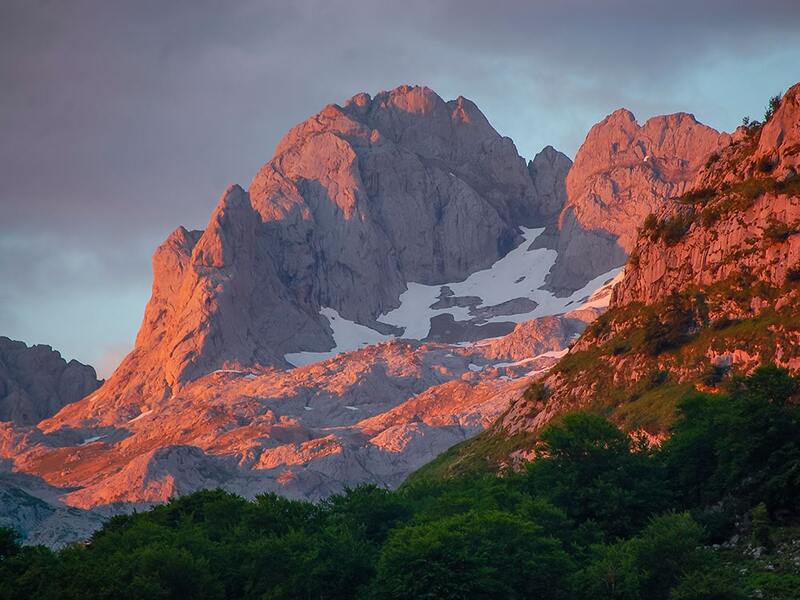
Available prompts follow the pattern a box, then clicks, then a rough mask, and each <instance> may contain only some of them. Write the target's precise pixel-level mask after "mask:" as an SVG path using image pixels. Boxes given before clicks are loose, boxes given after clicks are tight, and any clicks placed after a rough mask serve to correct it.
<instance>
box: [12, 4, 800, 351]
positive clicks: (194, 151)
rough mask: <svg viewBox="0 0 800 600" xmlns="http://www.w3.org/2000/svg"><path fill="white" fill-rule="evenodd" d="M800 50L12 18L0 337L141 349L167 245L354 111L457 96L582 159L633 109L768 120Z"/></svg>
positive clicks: (520, 29) (186, 9)
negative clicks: (294, 137)
mask: <svg viewBox="0 0 800 600" xmlns="http://www.w3.org/2000/svg"><path fill="white" fill-rule="evenodd" d="M798 33H800V11H797V10H796V2H794V1H782V2H780V1H763V2H742V1H735V0H734V1H730V0H728V1H722V0H710V1H706V2H697V1H696V0H693V1H692V2H688V1H686V0H680V1H677V2H663V1H654V0H639V1H638V2H621V1H610V2H602V3H601V2H596V1H595V2H590V1H588V0H585V1H578V0H566V1H564V0H562V1H559V2H552V1H547V2H545V1H539V2H530V1H526V2H523V1H519V2H513V1H502V0H501V1H500V2H492V3H487V2H483V1H477V0H407V1H405V2H376V1H372V2H367V1H363V2H356V1H348V2H330V1H324V0H295V1H292V2H289V1H285V2H284V1H277V0H276V1H273V2H263V1H260V0H259V1H256V0H244V1H242V2H236V3H222V2H215V1H211V0H197V1H191V2H190V1H188V0H178V1H176V2H160V1H159V2H157V1H155V0H142V1H140V2H121V1H115V0H110V1H108V2H96V1H93V0H74V1H72V2H68V3H67V2H44V1H38V2H36V1H31V0H6V1H5V2H3V3H2V4H0V90H1V92H0V129H2V131H3V135H2V136H0V211H1V213H2V219H0V246H2V248H4V251H3V256H2V258H0V279H1V280H2V281H3V287H4V290H3V295H4V296H5V297H6V298H10V299H11V300H10V306H9V305H6V306H5V307H4V309H3V310H0V334H2V333H3V332H5V331H14V332H16V333H17V334H18V335H19V336H21V337H23V338H26V339H27V338H30V337H31V336H33V335H36V336H39V335H42V336H46V335H47V333H48V332H47V331H45V330H44V329H43V328H42V327H41V323H42V322H48V323H49V324H50V325H49V326H51V327H52V328H53V331H52V335H53V338H54V339H56V338H58V339H63V340H64V342H65V343H66V344H70V345H71V346H70V347H64V348H62V350H64V351H65V353H66V354H70V353H72V355H81V356H88V357H90V358H91V357H92V356H96V357H100V355H101V352H100V351H99V350H98V348H99V347H100V346H103V345H104V344H106V345H112V344H115V343H117V342H118V341H119V340H130V339H131V331H132V330H135V327H136V325H137V324H138V323H137V321H138V319H139V318H140V317H141V313H142V310H141V309H142V306H138V307H137V306H133V303H134V302H142V303H143V302H144V299H146V297H147V293H148V291H149V286H150V269H149V262H150V255H151V253H152V251H153V249H154V248H155V246H156V245H157V244H158V242H159V241H160V240H162V239H163V238H164V237H165V236H166V235H167V234H168V233H169V231H171V230H172V229H173V228H174V227H176V226H177V225H178V224H184V225H186V226H188V227H190V228H200V227H203V226H204V224H205V222H206V220H207V219H208V215H209V214H210V212H211V209H212V207H213V206H214V204H215V203H216V201H217V198H218V196H219V194H220V193H221V192H222V190H224V189H225V187H226V186H227V185H228V184H229V183H233V182H237V183H242V184H245V185H246V184H247V183H248V182H249V180H250V178H251V177H252V176H253V175H254V174H255V172H256V170H257V169H258V167H260V166H261V165H262V164H263V163H264V162H266V161H267V160H268V159H269V157H270V155H271V154H272V151H273V149H274V147H275V145H276V143H277V142H278V140H279V139H280V137H281V135H283V133H284V132H286V131H287V130H288V129H289V128H290V127H291V126H292V125H294V124H295V123H297V122H299V121H301V120H303V119H305V118H306V117H308V116H309V115H311V114H313V113H315V112H317V111H318V110H319V109H320V108H321V107H323V106H324V105H325V104H327V103H330V102H342V101H344V100H345V99H346V98H348V97H349V96H351V95H353V94H355V93H356V92H358V91H361V90H365V91H368V92H371V93H374V92H376V91H379V90H382V89H389V88H392V87H395V86H396V85H399V84H403V83H420V84H426V85H429V86H430V87H432V88H433V89H435V90H437V91H438V92H439V93H440V94H441V95H442V96H444V97H445V98H453V97H456V96H458V95H464V96H467V97H469V98H471V99H472V100H474V101H475V102H476V103H477V104H478V105H479V106H480V107H481V109H482V110H483V111H484V113H485V114H486V115H487V117H488V118H489V119H490V121H491V122H492V123H493V124H494V125H495V127H496V128H497V129H498V131H500V133H502V134H504V135H509V136H510V137H512V138H513V139H514V140H515V143H516V144H517V147H518V148H519V150H520V152H521V153H522V154H523V155H524V156H527V157H532V155H533V154H534V153H535V152H537V151H538V150H539V149H540V148H541V147H543V146H544V145H546V144H552V145H555V146H556V147H558V148H561V149H563V150H564V151H566V152H567V153H569V154H574V152H575V150H576V149H577V147H578V146H579V144H580V143H581V141H582V140H583V137H584V136H585V133H586V131H587V130H588V128H589V127H590V126H591V125H592V124H593V123H594V122H596V121H598V120H599V119H601V118H602V117H603V116H604V115H605V114H607V113H609V112H611V111H612V110H614V109H615V108H617V107H619V106H622V105H624V106H627V107H629V108H631V109H632V110H634V112H635V113H636V114H637V116H638V117H639V118H640V119H644V118H646V117H648V116H650V115H652V114H659V113H664V112H674V111H677V110H687V111H690V112H695V113H696V114H697V116H698V118H700V119H701V120H704V121H707V122H709V123H710V124H711V125H713V126H715V127H718V128H727V129H730V128H732V127H733V126H735V125H736V123H737V122H738V121H739V120H740V119H741V117H742V116H743V115H744V114H751V115H753V116H757V115H758V114H760V111H761V110H762V107H763V104H764V103H765V99H766V98H767V97H768V96H770V95H772V94H774V93H775V92H776V91H778V90H779V89H781V88H785V87H787V86H788V85H789V84H791V83H793V79H796V78H797V77H798V73H797V62H796V57H797V56H798V55H800V36H799V35H797V34H798ZM51 297H55V298H70V299H78V298H83V300H82V302H83V303H84V304H85V305H86V306H87V307H91V309H92V310H88V309H87V310H85V311H84V310H81V311H78V312H77V313H76V312H75V310H74V307H73V308H71V309H70V310H72V313H73V314H79V315H80V317H79V318H80V319H81V321H80V323H78V325H79V327H80V329H81V331H82V332H83V335H81V336H75V335H72V334H69V333H68V332H67V329H68V328H70V327H75V326H76V318H75V317H74V316H71V314H70V313H68V312H67V309H66V308H64V307H59V305H58V303H56V302H53V301H52V300H51V299H50V298H51ZM71 301H72V300H71ZM4 304H5V303H4ZM123 308H124V311H123ZM46 311H55V313H56V316H60V317H61V318H60V319H52V320H51V319H50V318H49V315H46V316H47V318H43V317H41V315H42V313H43V312H46ZM59 311H60V312H59ZM51 321H52V322H51ZM36 341H45V342H48V343H53V344H55V342H50V341H48V340H47V339H37V340H36ZM126 343H127V342H126Z"/></svg>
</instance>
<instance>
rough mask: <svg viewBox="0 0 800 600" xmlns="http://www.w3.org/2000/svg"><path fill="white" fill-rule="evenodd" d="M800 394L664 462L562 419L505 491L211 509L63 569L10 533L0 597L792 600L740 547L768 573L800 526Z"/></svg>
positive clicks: (476, 480) (741, 398) (782, 580)
mask: <svg viewBox="0 0 800 600" xmlns="http://www.w3.org/2000/svg"><path fill="white" fill-rule="evenodd" d="M799 391H800V385H798V380H796V379H794V378H792V377H790V376H789V375H788V373H787V372H786V371H784V370H781V369H778V368H776V367H764V368H762V369H760V370H758V371H757V372H756V373H755V374H753V375H752V376H750V377H747V378H734V379H733V380H732V382H731V383H730V385H729V389H728V391H727V393H726V394H724V395H705V394H694V395H692V396H690V397H688V398H686V399H685V400H684V401H683V403H682V404H681V408H680V418H679V419H678V421H677V423H676V425H675V426H674V429H673V431H672V432H671V437H670V438H669V439H668V440H667V441H666V442H665V443H664V444H663V445H662V446H661V447H660V448H650V447H648V445H647V444H646V443H644V441H642V440H636V439H631V438H630V437H629V436H627V435H624V434H623V433H621V432H620V431H619V430H618V429H617V428H616V427H615V426H614V425H613V424H612V423H610V422H608V421H606V420H604V419H602V418H600V417H597V416H593V415H590V414H586V413H575V414H571V415H567V416H565V417H563V418H562V419H560V420H559V421H558V422H556V423H554V424H552V425H551V426H549V427H548V428H547V429H546V430H544V431H543V432H542V433H541V436H540V442H539V445H538V448H537V452H538V456H539V458H537V459H536V460H534V461H533V462H531V463H530V465H529V467H528V468H527V469H526V470H525V471H524V472H522V473H512V474H507V475H504V476H502V477H473V478H463V479H455V480H449V481H424V482H418V483H416V484H414V485H413V486H409V487H404V488H401V489H400V490H399V491H396V492H388V491H385V490H382V489H378V488H376V487H372V486H366V487H360V488H357V489H353V490H350V491H348V492H346V493H344V494H341V495H338V496H334V497H332V498H330V499H328V500H326V501H324V502H321V503H318V504H312V503H308V502H301V501H292V500H287V499H284V498H281V497H280V496H277V495H274V494H267V495H262V496H259V497H257V498H256V499H255V500H254V501H246V500H244V499H242V498H239V497H237V496H235V495H232V494H228V493H225V492H221V491H209V492H200V493H196V494H192V495H190V496H186V497H183V498H180V499H177V500H174V501H172V502H170V503H169V504H167V505H165V506H160V507H158V508H155V509H153V510H151V511H149V512H146V513H140V514H133V515H129V516H119V517H115V518H113V519H111V520H110V521H109V522H108V523H107V524H106V525H105V526H104V527H103V529H102V530H101V531H99V532H97V533H96V534H95V535H94V536H93V537H92V539H91V540H90V541H89V542H88V543H87V544H80V545H73V546H70V547H67V548H65V549H63V550H61V551H59V552H52V551H50V550H48V549H46V548H44V547H28V546H21V545H20V544H19V543H18V540H17V539H16V537H15V536H14V534H13V533H12V532H10V531H8V530H5V531H3V532H1V533H0V598H15V599H16V598H25V599H28V598H40V599H49V598H75V599H92V598H108V599H112V598H113V599H125V598H137V599H138V598H175V599H179V598H180V599H188V598H269V599H282V598H309V599H311V598H314V599H331V598H376V599H377V598H381V599H384V598H388V599H391V598H398V599H399V598H414V599H425V598H429V599H437V600H440V599H459V598H478V599H480V598H486V599H489V598H492V599H495V598H509V599H513V598H536V599H541V600H550V599H552V600H562V599H563V600H568V599H583V598H585V599H587V600H588V599H592V600H597V599H603V598H618V599H626V600H627V599H630V600H636V599H642V600H644V599H647V600H659V599H664V600H690V599H691V600H702V599H706V600H712V599H713V600H735V599H740V598H746V597H750V596H751V595H760V597H763V598H786V599H789V598H797V597H798V595H797V593H798V590H800V566H799V567H797V569H795V571H794V572H793V571H791V569H789V570H786V569H782V568H775V567H774V566H773V568H772V570H771V571H769V572H768V573H767V574H766V575H765V574H764V573H756V572H754V571H753V570H752V569H748V568H744V567H742V564H741V562H740V560H744V558H743V556H744V555H743V554H742V552H741V551H740V548H742V547H745V546H747V545H749V546H750V547H753V548H754V547H759V549H758V551H757V553H762V552H763V553H765V556H769V553H770V552H777V550H775V544H776V541H777V538H779V537H780V535H779V534H780V532H781V531H791V529H790V528H791V527H793V526H795V524H796V523H797V519H798V515H799V514H800V513H799V511H798V499H799V498H800V409H798V404H797V400H798V392H799ZM734 535H738V536H739V537H740V539H742V540H746V543H744V541H743V542H742V543H740V544H739V546H733V547H730V548H728V549H726V548H725V546H723V547H722V548H720V547H718V546H716V544H720V543H723V542H725V541H726V540H729V539H730V538H731V537H732V536H734ZM737 548H739V549H737ZM774 562H776V563H777V559H776V561H774ZM770 566H772V565H770Z"/></svg>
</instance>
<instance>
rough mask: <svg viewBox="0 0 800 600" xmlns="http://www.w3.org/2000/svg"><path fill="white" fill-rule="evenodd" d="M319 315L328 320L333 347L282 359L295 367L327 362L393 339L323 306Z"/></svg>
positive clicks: (293, 354)
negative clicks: (340, 355) (339, 355)
mask: <svg viewBox="0 0 800 600" xmlns="http://www.w3.org/2000/svg"><path fill="white" fill-rule="evenodd" d="M319 313H320V314H321V315H322V316H324V317H325V318H326V319H328V323H329V324H330V326H331V329H332V330H333V343H334V344H335V346H334V347H333V349H332V350H329V351H327V352H290V353H289V354H287V355H285V356H284V358H285V359H286V360H287V361H288V362H289V363H290V364H292V365H294V366H295V367H302V366H303V365H308V364H311V363H315V362H319V361H321V360H327V359H329V358H333V357H334V356H336V355H337V354H341V353H342V352H350V351H352V350H358V349H359V348H362V347H364V346H369V345H371V344H379V343H380V342H385V341H388V340H391V339H394V336H392V335H384V334H382V333H379V332H377V331H375V330H374V329H371V328H370V327H367V326H366V325H361V324H359V323H356V322H355V321H350V320H348V319H345V318H344V317H342V316H341V315H340V314H339V313H338V312H337V311H336V310H334V309H333V308H329V307H327V306H325V307H323V308H321V309H320V311H319Z"/></svg>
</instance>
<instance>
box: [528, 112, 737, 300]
mask: <svg viewBox="0 0 800 600" xmlns="http://www.w3.org/2000/svg"><path fill="white" fill-rule="evenodd" d="M730 139H731V138H730V135H728V134H726V133H719V132H717V131H716V130H714V129H712V128H710V127H707V126H706V125H703V124H701V123H698V122H697V121H696V120H695V118H694V116H693V115H690V114H687V113H676V114H672V115H665V116H659V117H653V118H651V119H648V120H647V121H646V122H645V123H644V125H639V124H638V123H637V122H636V119H635V117H634V116H633V114H632V113H631V112H630V111H628V110H625V109H620V110H617V111H615V112H613V113H612V114H610V115H609V116H608V117H606V118H605V119H604V120H603V121H601V122H600V123H598V124H597V125H595V126H594V127H592V129H591V130H590V131H589V133H588V135H587V136H586V140H585V141H584V143H583V145H582V146H581V147H580V149H579V150H578V154H577V155H576V157H575V163H574V164H573V165H572V169H570V171H569V174H568V175H567V178H566V194H567V201H566V203H565V204H564V206H563V209H562V210H561V214H560V216H559V220H558V224H557V226H556V227H555V228H551V231H550V232H549V234H550V237H549V239H547V238H542V239H541V241H540V243H542V244H550V245H551V246H552V247H555V248H556V249H557V250H558V253H559V256H558V259H557V261H556V264H555V266H554V267H553V269H552V270H551V272H550V276H549V279H548V284H549V286H550V287H551V288H552V289H553V290H554V291H556V292H557V293H564V292H569V291H572V290H574V289H577V288H579V287H580V286H581V285H583V284H584V283H585V282H586V281H588V280H589V279H591V278H592V277H594V276H596V275H597V274H598V273H604V272H606V271H608V270H609V269H611V268H614V267H619V266H621V265H622V264H624V262H625V259H626V258H627V255H628V253H630V251H631V250H632V249H633V245H634V243H635V241H636V236H637V230H638V227H639V226H640V225H641V224H642V222H643V221H644V219H645V217H646V216H647V215H648V214H650V213H654V212H658V211H659V210H660V209H661V208H662V207H663V206H664V203H665V201H666V200H667V199H669V198H670V197H673V196H677V195H680V194H682V193H683V192H684V191H685V189H686V186H687V184H688V183H689V182H690V181H691V180H692V179H693V178H694V176H695V175H696V174H697V172H698V170H699V169H700V168H701V167H702V166H703V165H704V163H705V161H706V159H707V158H708V156H709V155H710V154H712V153H714V152H718V151H719V150H720V149H721V148H723V147H725V146H726V145H728V144H729V143H730Z"/></svg>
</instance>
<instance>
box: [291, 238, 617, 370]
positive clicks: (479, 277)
mask: <svg viewBox="0 0 800 600" xmlns="http://www.w3.org/2000/svg"><path fill="white" fill-rule="evenodd" d="M543 231H544V229H530V228H524V227H523V228H522V232H523V238H524V239H523V241H522V243H521V244H519V245H518V246H517V247H516V248H515V249H514V250H512V251H511V252H509V253H508V254H506V255H505V256H504V257H503V258H501V259H499V260H498V261H497V262H495V263H494V264H493V265H492V266H491V267H490V268H488V269H484V270H482V271H476V272H475V273H472V274H471V275H470V276H469V277H467V278H466V279H465V280H463V281H460V282H453V283H445V284H441V285H425V284H422V283H409V284H408V289H407V290H406V291H405V292H403V293H402V294H401V296H400V306H399V307H397V308H396V309H394V310H392V311H390V312H388V313H386V314H384V315H382V316H381V317H380V318H379V322H381V323H386V324H389V325H394V326H396V327H401V328H403V330H404V333H403V334H402V335H401V336H393V335H390V334H382V333H380V332H378V331H376V330H374V329H372V328H370V327H367V326H366V325H361V324H359V323H355V322H354V321H350V320H348V319H345V318H344V317H342V316H341V315H339V313H338V312H337V311H336V310H334V309H332V308H329V307H323V308H322V309H321V310H320V314H321V315H322V316H324V317H325V318H326V319H327V320H328V323H329V324H330V326H331V329H332V330H333V339H334V343H335V346H334V348H333V349H331V350H329V351H327V352H295V353H289V354H286V356H285V358H286V360H287V361H288V362H289V363H291V364H292V365H294V366H295V367H300V366H304V365H308V364H311V363H315V362H319V361H323V360H328V359H329V358H333V357H334V356H336V355H337V354H341V353H343V352H351V351H353V350H358V349H359V348H362V347H364V346H368V345H370V344H376V343H380V342H385V341H388V340H391V339H394V338H395V337H400V338H402V339H412V340H424V339H426V338H428V337H429V335H430V332H431V319H433V318H434V317H436V316H438V315H448V314H449V315H452V317H453V320H454V321H455V322H457V323H464V324H470V325H472V326H474V327H475V328H477V329H478V330H480V328H481V327H483V326H484V325H486V324H487V323H522V322H524V321H529V320H531V319H536V318H538V317H544V316H548V315H557V314H562V313H564V312H566V311H568V310H572V309H575V308H579V307H586V308H589V307H590V306H591V307H601V306H604V305H605V304H607V299H606V300H603V299H595V300H593V301H592V302H591V304H589V303H588V300H587V299H588V297H589V296H591V295H592V294H593V293H594V292H596V291H597V290H599V289H600V288H601V287H602V286H603V285H604V284H605V283H607V282H608V280H610V279H614V278H616V277H617V276H618V275H619V273H620V272H621V271H622V269H621V268H619V269H613V270H611V271H609V272H608V273H604V274H602V275H600V276H598V277H596V278H595V279H593V280H592V281H590V282H589V283H587V284H586V285H585V286H584V287H583V288H581V289H580V290H578V291H576V292H574V293H573V294H572V295H570V296H567V297H563V298H559V297H557V296H555V295H554V294H552V293H551V292H549V291H547V290H544V289H541V288H542V286H543V285H544V283H545V277H546V276H547V274H548V272H549V271H550V269H551V268H552V266H553V264H554V263H555V260H556V256H557V255H556V252H555V251H554V250H548V249H545V248H535V249H531V247H530V246H531V245H532V243H533V241H534V240H535V239H536V238H537V237H538V236H539V235H541V234H542V232H543ZM448 299H449V300H450V301H451V302H460V303H461V304H467V305H466V306H462V305H459V304H456V305H454V306H446V307H437V304H440V303H442V302H443V300H448ZM515 300H516V301H521V300H527V301H529V302H519V306H517V307H515V306H514V305H513V304H511V303H512V302H513V301H515ZM604 303H605V304H604ZM582 304H583V306H582ZM501 306H504V308H503V310H500V311H498V312H499V313H500V314H493V315H492V314H486V313H487V312H489V311H490V310H491V309H493V308H494V309H497V307H501ZM487 309H488V310H487ZM485 337H492V335H491V333H488V330H487V335H486V336H485Z"/></svg>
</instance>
